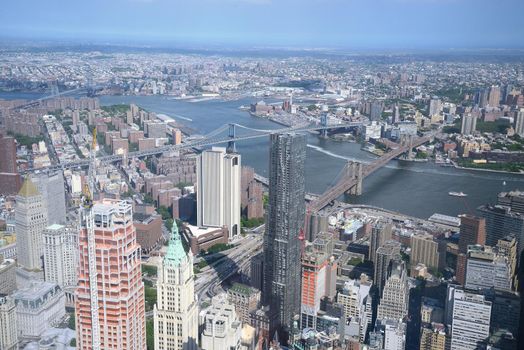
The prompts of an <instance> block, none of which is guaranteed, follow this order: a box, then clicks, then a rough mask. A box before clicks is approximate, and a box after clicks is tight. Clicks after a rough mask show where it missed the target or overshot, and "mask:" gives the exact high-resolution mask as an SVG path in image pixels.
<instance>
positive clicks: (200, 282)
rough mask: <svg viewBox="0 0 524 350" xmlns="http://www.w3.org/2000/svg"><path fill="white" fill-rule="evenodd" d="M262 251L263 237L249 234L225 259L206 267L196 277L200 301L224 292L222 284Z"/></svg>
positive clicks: (196, 288)
mask: <svg viewBox="0 0 524 350" xmlns="http://www.w3.org/2000/svg"><path fill="white" fill-rule="evenodd" d="M261 249H262V235H260V234H249V235H246V237H245V238H244V239H242V240H241V241H240V243H239V244H238V245H237V246H236V247H234V248H232V249H230V250H229V251H228V252H227V254H226V256H225V257H224V258H222V259H220V260H219V261H217V262H215V263H213V264H211V265H210V266H205V267H204V268H203V269H202V270H201V272H200V273H199V274H197V275H196V276H195V291H196V293H197V295H198V300H199V301H201V300H204V299H207V298H211V297H213V296H214V295H216V294H218V293H220V292H221V291H222V288H221V286H220V285H221V283H222V282H223V281H225V280H227V279H228V278H230V277H231V276H233V275H234V274H236V273H238V272H239V271H242V270H243V269H245V268H246V267H247V266H248V265H249V263H250V261H251V257H252V256H254V255H255V254H257V253H258V251H260V250H261Z"/></svg>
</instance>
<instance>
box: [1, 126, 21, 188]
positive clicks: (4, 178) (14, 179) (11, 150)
mask: <svg viewBox="0 0 524 350" xmlns="http://www.w3.org/2000/svg"><path fill="white" fill-rule="evenodd" d="M0 150H1V152H0V193H2V194H16V193H17V192H18V190H19V189H20V186H21V185H22V181H21V178H20V175H19V174H18V168H17V165H16V143H15V139H14V138H13V137H7V136H3V135H2V134H0Z"/></svg>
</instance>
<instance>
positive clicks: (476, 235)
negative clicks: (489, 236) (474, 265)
mask: <svg viewBox="0 0 524 350" xmlns="http://www.w3.org/2000/svg"><path fill="white" fill-rule="evenodd" d="M475 244H481V245H484V244H486V220H485V219H484V218H479V217H476V216H473V215H467V214H464V215H462V216H460V236H459V252H460V253H467V251H468V246H470V245H475Z"/></svg>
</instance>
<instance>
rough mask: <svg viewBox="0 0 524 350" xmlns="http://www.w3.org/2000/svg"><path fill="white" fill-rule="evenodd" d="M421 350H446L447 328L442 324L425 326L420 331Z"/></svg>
mask: <svg viewBox="0 0 524 350" xmlns="http://www.w3.org/2000/svg"><path fill="white" fill-rule="evenodd" d="M419 349H420V350H446V327H445V326H444V325H443V324H442V323H431V324H424V325H423V326H422V328H421V331H420V348H419Z"/></svg>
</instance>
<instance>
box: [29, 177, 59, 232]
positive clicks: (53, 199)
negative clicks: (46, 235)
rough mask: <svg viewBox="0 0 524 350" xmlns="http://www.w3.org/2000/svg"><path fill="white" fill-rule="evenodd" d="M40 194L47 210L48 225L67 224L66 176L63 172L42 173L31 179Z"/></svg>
mask: <svg viewBox="0 0 524 350" xmlns="http://www.w3.org/2000/svg"><path fill="white" fill-rule="evenodd" d="M31 181H33V183H34V184H35V186H36V188H37V189H38V192H40V194H41V195H42V197H43V199H44V202H45V205H46V208H47V223H48V225H52V224H65V223H66V204H65V189H64V183H65V181H64V175H63V173H62V172H61V171H57V172H55V173H41V174H38V175H35V176H33V177H32V178H31Z"/></svg>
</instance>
